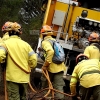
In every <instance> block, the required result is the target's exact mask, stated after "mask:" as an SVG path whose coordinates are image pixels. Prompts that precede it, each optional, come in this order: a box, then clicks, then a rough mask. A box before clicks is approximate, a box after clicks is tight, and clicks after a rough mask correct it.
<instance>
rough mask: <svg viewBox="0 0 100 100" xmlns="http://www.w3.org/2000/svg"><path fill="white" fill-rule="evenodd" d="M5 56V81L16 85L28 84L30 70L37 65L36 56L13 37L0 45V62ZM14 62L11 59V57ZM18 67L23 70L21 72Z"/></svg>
mask: <svg viewBox="0 0 100 100" xmlns="http://www.w3.org/2000/svg"><path fill="white" fill-rule="evenodd" d="M6 55H7V64H6V80H7V81H12V82H17V83H28V82H29V79H30V74H29V73H25V72H24V71H23V70H25V71H26V72H30V71H31V69H30V68H34V67H35V66H36V65H37V56H36V54H35V52H34V51H33V49H32V48H31V47H30V45H29V44H28V43H27V42H25V41H23V40H21V38H20V37H18V36H16V35H14V36H10V37H9V39H7V40H6V41H4V42H3V43H2V44H0V62H3V61H4V59H5V58H6ZM10 56H11V57H12V58H13V60H14V61H15V62H16V64H15V63H14V61H13V60H12V59H11V57H10ZM17 65H19V66H20V67H21V68H22V69H23V70H21V69H20V68H19V67H18V66H17Z"/></svg>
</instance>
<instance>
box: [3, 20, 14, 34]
mask: <svg viewBox="0 0 100 100" xmlns="http://www.w3.org/2000/svg"><path fill="white" fill-rule="evenodd" d="M12 24H13V22H10V21H8V22H6V23H5V24H4V25H3V26H2V32H4V33H5V32H8V31H11V30H12Z"/></svg>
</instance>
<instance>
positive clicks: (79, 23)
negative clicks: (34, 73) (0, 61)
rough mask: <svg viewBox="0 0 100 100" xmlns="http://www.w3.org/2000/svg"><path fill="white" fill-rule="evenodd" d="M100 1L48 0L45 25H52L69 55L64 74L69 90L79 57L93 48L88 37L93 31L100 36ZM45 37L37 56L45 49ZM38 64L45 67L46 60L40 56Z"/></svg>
mask: <svg viewBox="0 0 100 100" xmlns="http://www.w3.org/2000/svg"><path fill="white" fill-rule="evenodd" d="M98 3H99V1H97V0H95V1H90V0H79V1H73V0H48V2H47V0H46V4H45V2H44V4H45V5H46V6H45V7H46V10H45V14H44V19H43V24H42V25H50V26H51V27H52V28H53V30H54V34H53V37H54V38H55V39H56V40H57V41H58V42H60V44H61V45H62V47H63V48H64V51H65V55H66V56H65V65H66V67H67V70H66V72H65V73H64V76H65V77H64V81H65V83H66V86H65V88H64V90H65V91H66V90H67V91H68V90H69V82H70V76H71V74H72V72H73V69H74V67H75V65H76V62H75V59H76V56H77V55H78V54H80V53H82V52H83V51H84V49H85V48H86V46H88V45H89V41H88V36H89V35H90V34H91V32H92V31H95V32H97V33H100V7H99V4H98ZM41 41H42V37H41V36H39V39H38V46H37V50H36V52H37V53H38V54H39V55H42V52H40V51H38V48H39V47H40V46H41ZM38 64H39V65H40V66H42V64H43V60H42V59H41V57H39V56H38Z"/></svg>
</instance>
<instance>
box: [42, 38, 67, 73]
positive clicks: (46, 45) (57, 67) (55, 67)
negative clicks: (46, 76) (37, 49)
mask: <svg viewBox="0 0 100 100" xmlns="http://www.w3.org/2000/svg"><path fill="white" fill-rule="evenodd" d="M49 39H51V40H54V38H52V37H51V36H46V37H45V38H44V40H43V41H42V48H43V49H44V50H45V51H46V58H45V61H47V62H48V63H50V65H49V66H48V71H49V72H51V73H57V72H60V71H64V70H66V66H65V64H64V63H61V64H55V63H53V62H52V57H53V55H54V50H53V47H52V45H51V44H50V42H49V41H47V40H49Z"/></svg>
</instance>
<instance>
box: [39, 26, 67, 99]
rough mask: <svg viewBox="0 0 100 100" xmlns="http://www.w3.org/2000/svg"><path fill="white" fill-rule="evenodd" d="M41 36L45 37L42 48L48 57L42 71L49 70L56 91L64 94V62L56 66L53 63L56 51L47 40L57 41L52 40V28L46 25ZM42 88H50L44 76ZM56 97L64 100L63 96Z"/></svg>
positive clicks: (57, 94) (57, 95)
mask: <svg viewBox="0 0 100 100" xmlns="http://www.w3.org/2000/svg"><path fill="white" fill-rule="evenodd" d="M40 34H41V35H42V36H43V41H42V48H43V49H44V50H45V51H46V57H45V61H44V64H43V66H42V69H43V70H44V71H45V70H47V71H48V73H49V77H50V80H51V82H52V84H53V87H54V89H57V90H59V91H62V92H63V86H64V85H65V83H64V80H63V73H64V70H66V67H65V64H64V62H62V63H61V64H55V63H53V62H52V57H53V55H54V50H53V47H52V45H51V44H50V42H49V41H47V40H49V39H50V40H55V39H54V38H52V35H53V30H52V28H51V27H50V26H48V25H44V26H43V27H42V29H41V32H40ZM41 80H42V88H46V87H47V86H48V82H47V80H46V78H45V77H44V76H43V75H42V77H41ZM55 96H56V97H57V98H59V99H61V100H63V99H64V95H63V94H59V93H56V94H55Z"/></svg>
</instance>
